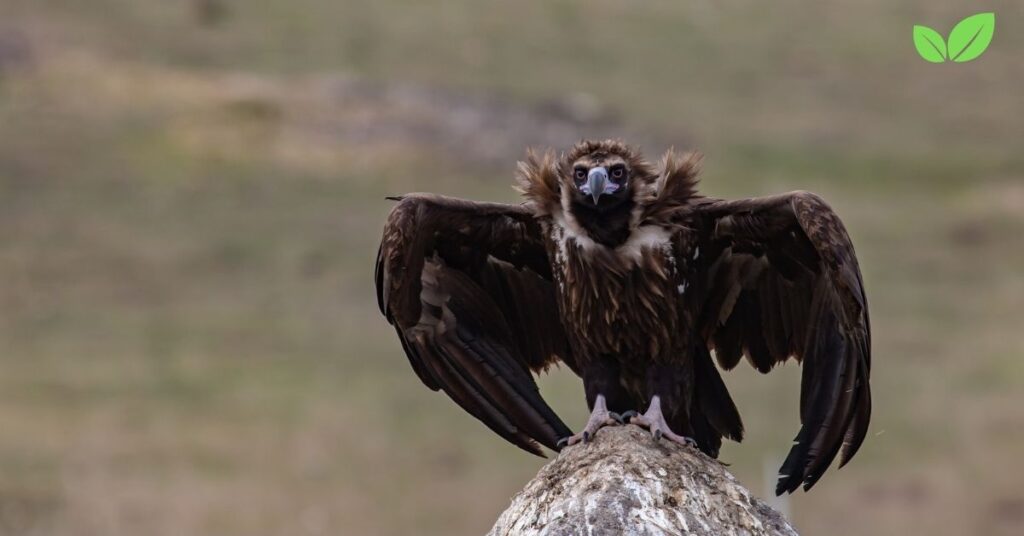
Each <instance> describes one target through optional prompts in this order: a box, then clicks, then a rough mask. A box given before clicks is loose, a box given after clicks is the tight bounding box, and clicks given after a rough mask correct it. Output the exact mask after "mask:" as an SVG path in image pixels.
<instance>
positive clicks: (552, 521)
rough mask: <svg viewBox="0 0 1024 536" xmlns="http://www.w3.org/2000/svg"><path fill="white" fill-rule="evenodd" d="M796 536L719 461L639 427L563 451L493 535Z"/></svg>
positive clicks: (619, 429) (620, 428) (625, 428)
mask: <svg viewBox="0 0 1024 536" xmlns="http://www.w3.org/2000/svg"><path fill="white" fill-rule="evenodd" d="M577 534H580V535H588V536H604V535H624V536H634V535H635V536H640V535H643V536H647V535H652V536H653V535H676V534H679V535H683V534H685V535H709V536H712V535H713V536H727V535H751V536H753V535H762V534H771V535H777V534H780V535H794V536H795V535H796V534H797V532H796V530H795V529H794V528H793V527H792V526H791V525H790V524H789V522H788V521H786V519H785V518H784V517H783V516H782V515H781V514H779V513H778V512H776V511H775V510H772V509H771V508H770V507H769V506H768V505H767V504H765V503H764V502H763V501H761V500H759V499H757V498H755V497H754V496H753V495H752V494H751V493H750V491H748V490H747V489H746V488H744V487H743V486H742V485H740V484H739V482H737V481H736V478H735V477H733V476H732V475H731V474H729V472H728V471H726V470H725V467H724V466H723V465H722V464H721V463H719V462H718V461H717V460H714V459H712V458H709V457H708V456H705V455H704V454H702V453H700V452H699V451H697V450H696V449H693V448H688V447H684V446H681V445H678V444H673V443H670V442H667V441H660V442H655V441H654V440H653V439H652V438H651V436H650V434H649V433H647V432H646V431H644V430H642V429H640V428H639V427H636V426H616V427H610V428H605V429H602V430H601V431H600V432H599V433H598V434H597V436H596V438H595V439H594V441H592V442H591V443H589V444H583V445H576V446H572V447H568V448H566V449H564V450H563V451H562V452H561V453H560V454H559V455H558V457H557V458H555V459H554V460H552V461H551V462H550V463H548V464H547V465H545V466H544V467H543V468H542V469H541V470H540V472H539V473H538V474H537V476H536V477H535V478H534V479H533V480H531V481H530V482H529V483H528V484H527V485H526V487H525V488H523V490H522V491H520V492H519V493H518V494H516V496H515V497H513V499H512V504H511V505H510V506H509V507H508V509H507V510H505V512H504V513H502V514H501V517H499V518H498V521H497V523H495V525H494V528H492V529H491V531H490V533H489V534H488V536H513V535H515V536H527V535H528V536H534V535H536V536H540V535H544V536H562V535H577Z"/></svg>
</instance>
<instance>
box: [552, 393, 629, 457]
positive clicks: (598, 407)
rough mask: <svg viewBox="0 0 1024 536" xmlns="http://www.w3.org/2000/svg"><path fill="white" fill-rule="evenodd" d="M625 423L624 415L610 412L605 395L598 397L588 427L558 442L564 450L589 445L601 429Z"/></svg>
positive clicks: (588, 420)
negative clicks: (580, 444)
mask: <svg viewBox="0 0 1024 536" xmlns="http://www.w3.org/2000/svg"><path fill="white" fill-rule="evenodd" d="M624 422H625V420H624V419H623V416H622V415H619V414H618V413H613V412H611V411H608V406H607V405H606V404H605V401H604V395H597V400H595V401H594V409H593V410H592V411H591V412H590V418H589V419H587V425H586V426H584V427H583V431H582V432H580V433H578V434H574V435H571V436H569V437H563V438H562V439H560V440H558V447H559V448H562V447H565V446H571V445H575V444H577V443H581V442H582V443H589V442H590V441H591V440H592V439H594V434H596V433H597V431H598V430H600V429H601V428H604V427H605V426H612V425H616V424H624Z"/></svg>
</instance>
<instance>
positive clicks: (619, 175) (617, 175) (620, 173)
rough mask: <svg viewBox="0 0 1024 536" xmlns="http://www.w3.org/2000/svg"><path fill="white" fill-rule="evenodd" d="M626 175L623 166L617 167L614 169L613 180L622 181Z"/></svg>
mask: <svg viewBox="0 0 1024 536" xmlns="http://www.w3.org/2000/svg"><path fill="white" fill-rule="evenodd" d="M625 174H626V168H624V167H622V166H615V167H613V168H612V178H613V179H621V178H622V177H623V176H624V175H625Z"/></svg>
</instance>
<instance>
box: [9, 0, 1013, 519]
mask: <svg viewBox="0 0 1024 536" xmlns="http://www.w3.org/2000/svg"><path fill="white" fill-rule="evenodd" d="M211 2H213V3H212V4H211ZM721 4H722V3H718V2H688V3H680V2H670V1H667V0H666V1H654V2H643V3H641V2H610V1H599V2H587V3H585V4H584V3H582V2H567V1H560V2H540V1H531V2H515V3H512V2H484V3H479V2H467V1H458V2H448V3H445V4H444V6H429V5H428V4H427V3H423V2H400V1H396V0H385V1H378V2H373V3H369V2H366V3H355V2H330V1H327V0H297V1H293V2H280V1H271V0H252V1H249V2H241V1H230V0H221V1H220V2H217V1H215V0H176V1H171V2H164V1H155V0H145V1H140V0H131V1H129V0H98V1H95V2H89V3H84V2H74V1H70V0H32V1H29V0H13V1H6V2H5V3H4V5H3V6H0V278H2V281H4V284H3V285H0V304H2V307H0V534H97V535H100V534H102V535H120V534H125V535H128V534H133V535H134V534H152V535H160V534H217V535H230V534H246V535H252V534H338V533H342V534H479V533H482V532H484V531H485V530H486V528H487V527H488V526H489V525H490V523H491V522H492V521H493V520H494V519H495V517H496V516H497V514H498V512H500V511H501V510H502V509H503V508H504V507H505V505H506V504H507V500H508V498H509V496H510V495H511V494H512V493H513V492H514V491H516V490H518V489H519V487H520V486H521V485H522V484H523V483H524V482H525V481H526V480H527V479H528V478H529V477H530V476H532V474H533V473H534V472H535V471H536V469H537V468H538V467H539V464H540V463H542V461H541V460H538V459H534V458H530V457H527V455H525V454H523V453H521V452H519V451H517V450H516V449H515V448H513V447H511V446H508V445H506V444H504V443H503V442H502V441H501V440H500V439H499V438H497V437H496V436H493V434H492V433H491V432H490V431H488V430H487V429H486V428H484V427H483V426H481V425H479V424H478V423H477V422H476V421H474V420H473V419H472V418H470V417H468V416H467V415H465V414H463V413H462V412H461V411H460V410H459V409H458V408H457V407H455V406H454V404H452V403H451V402H449V401H448V400H447V399H446V398H445V397H444V396H442V395H438V394H434V393H431V392H430V391H428V390H427V389H425V388H423V387H422V386H421V385H420V384H419V382H418V381H417V380H416V378H415V376H414V375H413V374H412V371H411V370H409V367H408V364H407V363H406V360H405V358H404V357H403V356H402V355H401V351H400V348H399V346H398V344H397V341H395V340H394V337H393V333H391V332H390V329H389V327H388V326H387V325H386V323H385V322H384V321H383V319H382V318H380V317H379V315H378V314H377V312H376V305H375V303H374V299H373V289H372V281H371V271H372V260H373V255H374V253H375V250H376V243H377V239H378V238H379V230H380V227H381V225H382V223H383V218H384V216H385V215H386V213H387V210H388V209H389V204H388V203H387V202H385V201H384V200H383V196H385V195H388V194H393V193H401V192H404V191H412V190H429V191H437V192H442V193H447V194H451V195H458V196H463V197H471V198H479V199H490V200H504V201H511V200H514V199H515V195H514V193H513V192H512V190H511V188H510V187H509V184H510V182H511V175H512V171H513V169H514V164H515V160H516V159H517V158H518V157H519V156H520V155H521V154H522V152H523V149H524V148H525V146H527V145H548V144H554V145H556V146H559V147H565V146H567V145H569V144H571V143H572V142H573V141H575V140H576V139H578V138H579V137H581V136H592V135H605V134H612V135H621V136H624V137H627V138H628V139H631V140H637V141H639V142H641V143H643V144H644V145H645V146H646V147H650V148H651V152H655V151H656V150H660V149H661V148H663V147H665V146H668V145H671V144H675V145H677V146H681V147H694V148H700V149H702V150H703V151H704V152H705V153H706V154H707V160H706V166H705V168H706V173H705V177H704V180H703V183H702V187H703V189H704V191H706V192H708V193H710V194H713V195H719V196H748V195H761V194H767V193H771V192H778V191H785V190H792V189H808V190H814V191H817V192H818V193H821V194H822V195H823V196H825V197H826V198H827V199H828V200H829V201H830V202H831V203H832V204H833V206H834V207H835V208H836V209H837V210H838V211H839V213H840V214H841V215H842V216H843V217H844V220H845V221H846V223H847V227H848V228H849V230H850V233H851V235H852V236H853V239H854V242H855V244H856V246H857V249H858V254H859V256H860V258H861V262H862V265H863V268H864V271H865V278H866V285H867V290H868V295H869V299H870V300H871V306H872V319H873V321H874V345H875V347H874V352H875V364H874V368H873V388H874V390H875V393H876V395H875V400H876V403H875V408H876V409H875V418H874V421H873V426H872V431H871V435H870V436H869V439H868V441H867V443H866V444H865V446H864V448H863V449H862V451H861V453H860V454H859V455H858V457H857V459H856V460H855V461H854V462H853V463H852V464H851V465H850V466H849V467H848V468H845V469H843V470H842V471H837V472H832V473H830V474H829V475H828V476H826V477H825V479H824V480H823V481H822V482H821V483H820V484H819V485H818V487H817V488H815V490H814V491H813V492H812V493H810V494H807V495H802V494H801V495H797V496H795V497H794V498H793V499H792V500H791V503H790V505H789V506H790V509H791V511H792V516H793V518H794V521H795V523H796V525H797V526H798V527H800V528H802V529H803V530H804V532H806V533H807V534H836V535H843V534H851V535H852V534H906V533H932V534H963V533H984V534H1015V533H1018V532H1019V531H1020V530H1021V528H1022V527H1024V492H1022V491H1021V489H1020V484H1019V481H1020V471H1018V470H1015V469H1014V468H1015V467H1016V466H1017V461H1018V458H1019V453H1020V452H1021V451H1022V449H1024V333H1022V332H1021V331H1020V329H1019V328H1020V326H1021V325H1022V323H1024V310H1022V309H1021V306H1020V304H1021V303H1022V301H1024V248H1022V247H1020V245H1021V243H1022V242H1021V238H1020V237H1021V233H1022V232H1024V157H1022V156H1021V154H1020V148H1021V147H1022V146H1024V122H1021V121H1020V120H1019V118H1020V117H1024V98H1022V97H1021V96H1020V87H1021V84H1022V82H1024V64H1022V63H1021V62H1020V61H1019V54H1020V51H1021V50H1022V49H1024V34H1022V33H1021V32H1019V31H1014V29H1015V28H1020V27H1021V26H1022V25H1024V11H1021V9H1020V7H1019V6H1017V5H1016V4H1015V3H1013V2H1008V1H1007V2H991V3H988V4H989V5H990V6H992V7H991V9H993V10H994V11H996V13H997V30H996V38H995V41H994V42H993V44H992V47H991V49H990V50H989V52H987V53H986V54H985V56H983V57H982V58H981V59H979V60H977V61H975V62H972V63H967V64H955V65H954V64H944V65H932V64H927V63H925V62H923V61H921V60H920V59H919V58H918V57H917V56H916V53H915V52H914V50H913V47H912V45H911V41H910V28H911V26H912V25H913V24H915V23H920V24H927V25H929V26H932V27H935V28H937V29H939V30H940V31H942V32H946V31H948V30H949V28H950V27H952V25H953V24H954V23H955V21H956V20H959V18H962V17H963V16H966V15H968V14H970V13H972V12H973V11H968V12H962V9H961V8H958V7H955V6H947V5H941V6H940V5H937V4H936V3H934V2H924V1H920V0H914V1H911V2H903V3H902V4H900V5H898V6H896V5H891V4H889V3H884V2H880V1H871V2H862V3H859V4H857V5H856V6H854V5H849V4H850V3H848V2H824V3H817V4H813V5H811V4H808V3H806V2H795V1H790V0H785V1H783V2H774V3H772V4H771V5H768V4H763V3H759V2H752V1H743V2H726V3H725V4H726V5H721ZM211 5H220V6H222V7H221V11H217V9H215V8H214V10H213V11H210V9H211V8H210V7H209V6H211ZM970 9H971V10H977V11H980V10H981V9H983V8H981V7H977V8H976V7H971V8H970ZM218 13H219V14H218ZM652 156H654V155H652ZM798 379H799V369H797V368H796V367H793V366H787V367H784V368H782V369H781V370H779V371H777V372H775V373H773V374H772V375H770V376H764V377H762V376H759V375H757V374H756V373H753V372H751V371H749V370H746V369H744V370H738V371H735V372H732V373H730V374H729V375H728V376H727V377H726V381H727V382H728V384H729V386H730V388H731V390H732V391H733V393H734V396H735V398H736V399H737V402H738V404H739V405H740V409H741V412H742V413H743V415H744V418H745V421H746V423H747V428H748V430H749V433H748V436H749V439H748V441H746V442H745V443H743V444H742V445H730V446H728V447H727V449H726V450H725V452H724V454H723V459H724V460H726V461H728V462H730V463H732V464H733V466H732V467H733V469H734V470H735V472H736V474H737V475H738V476H739V477H740V479H741V480H742V481H743V482H744V483H746V484H747V485H748V486H749V487H751V488H752V489H754V490H761V489H766V486H765V485H764V484H763V483H762V478H763V474H764V472H765V469H764V467H765V465H766V464H768V465H769V466H770V467H771V469H772V470H774V466H775V465H776V464H777V462H778V459H780V458H781V456H782V455H783V454H784V453H785V451H786V449H787V448H788V445H789V441H790V440H791V438H792V435H793V434H794V433H795V431H796V419H797V411H796V404H797V386H798ZM542 388H543V389H544V392H545V396H547V397H548V399H549V400H550V401H551V402H552V404H553V405H554V406H555V407H556V409H558V411H559V412H560V414H562V415H563V416H564V417H565V419H566V420H567V421H568V422H570V424H571V425H572V426H574V427H575V426H579V425H580V424H581V423H582V422H583V419H584V417H585V415H584V414H585V408H584V406H583V401H582V389H581V388H580V385H579V383H578V381H577V380H575V379H574V378H572V377H571V375H570V374H568V373H567V372H566V371H557V372H555V373H553V374H551V375H549V376H546V377H545V378H544V379H543V381H542Z"/></svg>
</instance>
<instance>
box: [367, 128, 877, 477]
mask: <svg viewBox="0 0 1024 536" xmlns="http://www.w3.org/2000/svg"><path fill="white" fill-rule="evenodd" d="M700 162H701V156H700V155H699V154H696V153H687V154H677V153H676V152H674V151H673V150H669V151H668V152H667V153H666V154H665V156H664V157H663V158H662V159H661V161H660V164H659V165H652V164H651V163H649V162H648V161H647V160H645V159H644V157H643V156H642V154H641V153H640V151H639V150H638V149H636V148H634V147H632V146H629V145H626V144H624V143H623V142H621V141H619V140H604V141H587V140H584V141H581V142H579V143H577V144H576V145H575V146H573V147H572V149H571V150H569V151H567V152H565V153H562V154H561V155H556V153H554V152H553V151H551V150H548V151H545V152H534V151H528V152H527V155H526V158H525V160H524V161H522V162H520V163H519V165H518V173H517V189H518V190H519V191H520V193H521V194H522V195H523V198H524V201H523V202H522V203H521V204H500V203H483V202H475V201H467V200H462V199H455V198H450V197H444V196H440V195H433V194H426V193H412V194H408V195H403V196H398V197H391V198H389V199H392V200H394V201H397V203H396V204H395V206H394V208H393V210H392V211H391V213H390V215H389V216H388V219H387V223H386V225H385V228H384V234H383V238H382V240H381V244H380V250H379V252H378V254H377V262H376V270H375V279H376V281H375V282H376V288H377V299H378V304H379V306H380V310H381V313H382V314H384V316H385V317H386V318H387V320H388V322H390V323H391V325H393V326H394V329H395V332H396V333H397V335H398V340H399V341H400V342H401V345H402V349H403V350H404V352H405V355H406V356H407V357H408V359H409V363H410V364H411V365H412V369H413V371H414V372H415V373H416V375H417V376H418V377H419V379H420V380H421V381H422V382H423V383H424V384H426V385H427V387H429V388H430V389H433V390H435V391H436V390H442V391H444V392H445V393H446V394H447V395H448V396H449V397H451V399H452V400H454V401H455V403H456V404H458V405H459V406H461V407H462V408H463V409H464V410H465V411H467V412H469V413H470V414H471V415H473V416H474V417H476V418H477V419H479V420H480V421H481V422H483V423H484V424H485V425H487V426H488V427H489V428H490V429H491V430H493V431H494V432H495V433H497V434H498V435H500V436H501V437H503V438H505V439H506V440H508V441H509V442H511V443H513V444H515V445H517V446H518V447H520V448H522V449H524V450H526V451H528V452H531V453H534V454H537V455H541V456H543V452H542V450H541V448H540V446H541V445H543V446H545V447H547V448H549V449H552V450H560V449H562V448H564V447H566V446H567V445H575V444H577V443H585V442H588V441H590V440H591V439H592V438H593V437H594V434H595V433H596V432H597V431H598V430H599V429H600V428H601V427H603V426H608V425H616V424H627V425H638V426H642V427H644V428H646V429H648V430H649V431H650V433H651V435H652V436H653V438H654V440H662V439H663V440H667V441H673V442H678V443H681V444H686V445H691V446H694V447H696V448H698V449H700V450H701V451H703V452H704V453H706V454H708V455H709V456H712V457H717V455H718V451H719V448H720V447H721V445H722V438H728V439H732V440H735V441H740V440H741V439H742V438H743V424H742V422H741V420H740V416H739V412H738V411H737V409H736V405H735V404H734V403H733V400H732V398H731V397H730V395H729V391H728V390H727V389H726V386H725V383H724V382H723V380H722V376H721V375H720V372H719V368H721V369H722V370H726V371H728V370H730V369H732V368H734V367H736V366H737V365H738V364H739V362H740V361H741V360H742V359H741V358H745V360H746V361H747V362H748V363H749V364H750V365H751V366H753V367H754V368H755V369H757V370H758V371H760V372H762V373H767V372H769V371H771V370H772V368H773V367H775V365H777V364H779V363H782V362H784V361H787V360H788V359H790V358H792V359H795V360H796V361H797V362H799V363H800V364H801V366H802V372H801V381H800V408H799V412H800V423H801V425H800V429H799V432H798V433H797V434H796V438H795V439H794V441H793V444H792V447H791V449H790V451H789V454H788V456H787V457H786V459H785V461H784V462H783V464H782V467H781V469H780V471H779V476H778V483H777V487H776V493H777V494H780V495H781V494H782V493H787V492H788V493H792V492H793V491H795V490H796V489H797V488H798V487H800V486H801V485H802V486H803V488H804V490H808V489H810V488H811V487H812V486H814V484H815V483H816V482H817V481H818V479H819V478H821V476H822V474H823V473H824V472H825V470H826V469H827V468H828V467H829V465H830V464H831V463H832V461H833V460H834V459H835V458H836V456H837V455H839V456H840V467H841V466H842V465H844V464H845V463H846V462H848V461H849V460H850V459H851V458H852V457H853V456H854V454H856V452H857V450H858V448H860V446H861V443H862V442H863V441H864V437H865V435H866V433H867V429H868V421H869V420H870V416H871V391H870V388H869V385H868V378H869V373H870V370H871V328H870V322H869V318H868V304H867V299H866V297H865V293H864V284H863V279H862V277H861V272H860V268H859V266H858V263H857V258H856V256H855V254H854V250H853V244H851V242H850V237H849V236H848V235H847V232H846V229H845V228H844V226H843V223H842V222H841V221H840V220H839V217H838V216H837V215H836V213H835V212H833V211H832V209H831V208H830V207H829V205H828V204H827V203H826V202H825V201H824V200H823V199H822V198H821V197H819V196H817V195H815V194H813V193H809V192H805V191H796V192H790V193H786V194H781V195H774V196H769V197H759V198H752V199H742V200H723V199H716V198H712V197H707V196H703V195H701V194H699V193H698V192H697V189H696V186H697V175H698V172H699V167H700ZM712 356H713V357H712ZM716 362H717V365H716ZM557 363H562V364H564V365H565V366H567V367H568V368H569V369H571V370H572V371H573V372H574V373H575V374H576V375H578V376H579V377H580V378H581V379H582V381H583V390H584V393H585V398H586V403H587V407H588V409H589V410H590V411H591V413H590V418H589V419H588V421H587V423H586V424H585V426H584V427H583V429H582V430H581V431H580V432H579V433H575V434H574V433H572V431H571V430H570V429H569V428H568V427H567V426H566V425H565V424H564V423H563V422H562V420H561V419H559V417H558V415H556V414H555V412H554V411H553V410H552V409H551V408H550V407H549V406H548V404H547V403H546V402H545V401H544V399H543V398H541V395H540V392H539V390H538V387H537V384H536V382H535V380H534V376H533V375H534V374H535V373H539V372H540V371H543V370H545V369H547V368H548V367H550V366H551V365H553V364H557Z"/></svg>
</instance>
